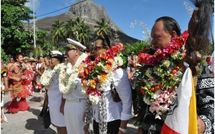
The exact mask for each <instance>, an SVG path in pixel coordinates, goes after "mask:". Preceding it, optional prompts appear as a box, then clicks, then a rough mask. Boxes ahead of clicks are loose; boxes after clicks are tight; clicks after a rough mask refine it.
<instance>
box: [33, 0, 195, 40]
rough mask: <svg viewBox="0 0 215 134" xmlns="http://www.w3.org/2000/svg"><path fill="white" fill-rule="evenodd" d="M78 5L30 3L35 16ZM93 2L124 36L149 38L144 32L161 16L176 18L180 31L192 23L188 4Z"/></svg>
mask: <svg viewBox="0 0 215 134" xmlns="http://www.w3.org/2000/svg"><path fill="white" fill-rule="evenodd" d="M76 1H77V0H30V2H35V5H36V16H39V15H41V14H45V13H48V12H52V11H55V10H58V9H61V8H63V7H66V6H69V5H71V4H73V3H75V2H76ZM93 1H94V2H95V3H97V4H99V5H101V6H103V7H104V8H105V10H106V12H107V14H108V15H109V16H110V18H111V19H112V21H113V22H114V23H115V24H116V25H118V27H119V28H120V29H121V30H122V31H123V32H125V33H126V34H127V35H129V36H132V37H134V38H137V39H140V40H142V39H144V38H145V37H146V34H144V33H143V31H144V30H143V29H146V30H145V31H147V30H148V32H150V30H151V27H152V25H153V24H154V21H155V20H156V18H158V17H161V16H171V17H173V18H175V19H176V20H177V21H178V23H179V25H180V26H181V30H182V31H184V30H186V29H187V25H188V22H189V19H190V12H189V10H191V12H192V4H191V3H190V1H189V0H93ZM185 5H188V6H185ZM187 7H191V8H187ZM188 9H189V10H188ZM67 10H69V8H67V9H65V10H62V11H59V12H56V13H53V14H49V15H47V16H55V15H58V14H61V13H63V12H66V11H67ZM47 16H43V17H47ZM43 17H42V18H43ZM39 18H41V17H39Z"/></svg>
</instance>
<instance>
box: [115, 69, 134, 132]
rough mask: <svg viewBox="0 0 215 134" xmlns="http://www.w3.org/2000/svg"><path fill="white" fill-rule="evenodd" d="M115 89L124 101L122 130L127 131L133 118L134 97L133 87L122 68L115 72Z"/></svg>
mask: <svg viewBox="0 0 215 134" xmlns="http://www.w3.org/2000/svg"><path fill="white" fill-rule="evenodd" d="M114 87H115V88H116V91H117V93H118V94H119V97H120V99H121V101H122V112H121V123H120V128H122V129H126V128H127V123H128V121H129V119H130V118H132V114H131V106H132V97H131V85H130V82H129V80H128V75H127V73H126V72H125V70H123V69H122V68H119V69H117V70H116V71H115V72H114ZM121 132H122V131H121ZM121 132H119V133H121Z"/></svg>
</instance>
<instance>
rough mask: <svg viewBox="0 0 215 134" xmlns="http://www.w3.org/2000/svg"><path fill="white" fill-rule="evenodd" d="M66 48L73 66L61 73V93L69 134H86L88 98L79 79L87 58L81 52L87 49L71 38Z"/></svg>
mask: <svg viewBox="0 0 215 134" xmlns="http://www.w3.org/2000/svg"><path fill="white" fill-rule="evenodd" d="M67 40H68V42H69V44H68V45H67V46H66V55H67V58H68V61H69V63H68V64H71V66H70V67H69V66H67V68H66V69H65V70H64V71H63V72H61V73H60V78H62V79H61V80H60V83H61V86H60V91H61V92H62V93H63V96H64V98H65V100H66V101H65V105H64V117H65V123H66V128H67V133H68V134H84V120H83V117H84V111H85V108H86V96H85V95H84V94H83V93H82V92H81V90H82V85H81V79H79V78H78V69H79V65H80V64H81V63H82V61H83V60H85V58H86V57H87V54H85V53H83V52H81V51H82V50H84V49H86V47H85V46H83V45H82V44H81V43H79V42H77V41H74V40H72V39H70V38H68V39H67Z"/></svg>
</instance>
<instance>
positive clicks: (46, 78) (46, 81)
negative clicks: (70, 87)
mask: <svg viewBox="0 0 215 134" xmlns="http://www.w3.org/2000/svg"><path fill="white" fill-rule="evenodd" d="M63 68H65V65H64V64H57V65H56V66H55V67H54V68H53V69H50V68H48V69H46V70H45V71H44V72H43V74H42V76H41V77H40V82H41V84H42V85H43V86H46V87H47V86H49V85H50V84H51V82H52V81H53V77H54V75H55V74H56V73H59V72H60V70H61V69H63Z"/></svg>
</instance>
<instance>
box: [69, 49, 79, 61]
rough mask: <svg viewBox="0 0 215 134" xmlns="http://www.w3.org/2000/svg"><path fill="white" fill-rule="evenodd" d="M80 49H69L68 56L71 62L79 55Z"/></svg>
mask: <svg viewBox="0 0 215 134" xmlns="http://www.w3.org/2000/svg"><path fill="white" fill-rule="evenodd" d="M77 51H78V50H75V49H71V50H68V51H67V58H68V60H69V61H70V62H71V61H72V60H74V59H75V57H76V56H77V55H78V53H77Z"/></svg>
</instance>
